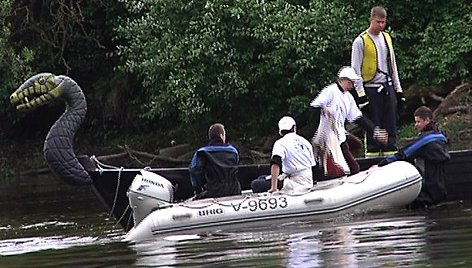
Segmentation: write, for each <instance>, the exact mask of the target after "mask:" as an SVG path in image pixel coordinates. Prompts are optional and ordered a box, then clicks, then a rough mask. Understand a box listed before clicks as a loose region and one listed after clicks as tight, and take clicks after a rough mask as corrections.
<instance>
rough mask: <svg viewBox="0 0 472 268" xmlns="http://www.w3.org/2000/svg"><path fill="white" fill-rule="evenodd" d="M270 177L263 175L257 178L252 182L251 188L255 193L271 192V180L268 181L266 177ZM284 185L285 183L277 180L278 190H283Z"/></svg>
mask: <svg viewBox="0 0 472 268" xmlns="http://www.w3.org/2000/svg"><path fill="white" fill-rule="evenodd" d="M267 176H268V175H262V176H259V177H257V179H255V180H253V181H252V182H251V188H252V191H253V192H254V193H263V192H267V191H269V190H270V186H271V180H270V179H269V180H267V179H266V177H267ZM283 185H284V181H281V180H277V189H279V190H280V189H282V186H283Z"/></svg>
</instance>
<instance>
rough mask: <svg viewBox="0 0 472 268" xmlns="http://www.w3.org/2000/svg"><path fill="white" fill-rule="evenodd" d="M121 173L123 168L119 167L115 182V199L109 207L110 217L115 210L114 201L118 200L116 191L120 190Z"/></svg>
mask: <svg viewBox="0 0 472 268" xmlns="http://www.w3.org/2000/svg"><path fill="white" fill-rule="evenodd" d="M122 171H123V167H121V168H120V169H119V171H118V181H117V182H116V189H115V197H114V198H113V204H112V206H111V210H110V216H111V215H112V214H113V211H114V210H115V206H116V200H117V199H118V190H119V189H120V183H121V172H122Z"/></svg>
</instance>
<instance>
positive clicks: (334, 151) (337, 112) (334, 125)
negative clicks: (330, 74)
mask: <svg viewBox="0 0 472 268" xmlns="http://www.w3.org/2000/svg"><path fill="white" fill-rule="evenodd" d="M359 80H360V77H359V76H358V75H357V74H356V72H355V71H354V69H353V68H352V67H348V66H344V67H342V68H341V69H340V70H339V72H338V77H337V79H336V82H335V83H332V84H330V85H328V86H326V87H325V88H323V89H322V90H321V92H320V93H319V94H318V96H317V97H316V98H315V99H314V100H313V101H312V102H311V103H310V109H312V110H315V111H316V110H318V112H319V113H320V114H321V116H320V124H319V126H318V129H317V131H316V133H315V136H314V137H313V143H314V145H315V146H316V147H317V148H318V150H319V152H320V162H321V163H323V166H324V170H325V176H327V177H339V176H343V175H353V174H356V173H358V172H359V170H360V168H359V164H358V163H357V161H356V160H355V159H354V156H353V155H352V153H351V151H350V150H349V145H348V143H347V131H346V128H345V123H346V120H347V121H349V122H352V123H356V124H358V125H360V126H361V127H362V128H363V129H364V130H366V132H367V133H369V134H370V135H372V136H373V137H374V138H375V139H376V140H377V141H378V142H379V143H381V144H385V143H386V142H387V140H388V133H387V131H386V130H385V129H381V128H380V127H379V126H375V125H374V123H372V122H371V121H370V120H369V119H368V118H366V117H364V116H363V114H362V112H361V110H360V109H359V107H358V106H357V104H356V102H355V100H354V97H353V96H352V94H350V93H349V91H350V90H352V89H353V88H354V85H355V83H356V82H357V81H359Z"/></svg>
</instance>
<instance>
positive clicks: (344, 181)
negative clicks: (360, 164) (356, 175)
mask: <svg viewBox="0 0 472 268" xmlns="http://www.w3.org/2000/svg"><path fill="white" fill-rule="evenodd" d="M366 173H367V175H366V176H365V177H364V178H363V179H362V180H359V181H349V180H347V179H349V177H347V178H346V180H347V181H346V180H341V184H343V183H352V184H359V183H363V182H364V181H365V180H367V178H369V177H370V175H371V174H372V172H370V171H367V172H366Z"/></svg>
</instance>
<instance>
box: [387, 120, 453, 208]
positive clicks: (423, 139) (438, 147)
mask: <svg viewBox="0 0 472 268" xmlns="http://www.w3.org/2000/svg"><path fill="white" fill-rule="evenodd" d="M447 143H448V141H447V137H446V136H445V135H444V133H442V132H441V131H439V130H438V129H437V127H436V125H435V124H434V123H431V124H429V125H427V126H426V127H425V129H424V130H423V132H422V133H421V134H420V136H419V137H418V138H416V139H415V140H414V141H412V142H411V143H409V144H408V145H406V146H405V147H403V148H402V149H400V150H399V151H398V153H396V154H395V155H393V156H389V157H387V158H385V159H384V160H382V161H381V162H380V163H379V166H383V165H386V164H388V163H390V162H393V161H396V160H405V161H409V162H411V163H412V164H414V165H415V166H416V168H417V169H418V170H419V172H420V173H421V175H422V176H423V187H422V188H421V192H420V194H419V195H418V198H417V199H416V200H415V201H414V205H417V206H425V205H426V206H429V205H434V204H437V203H439V202H441V201H443V200H444V199H445V198H446V195H447V191H446V168H445V164H446V162H447V161H448V160H449V159H450V156H449V152H448V149H447Z"/></svg>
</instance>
